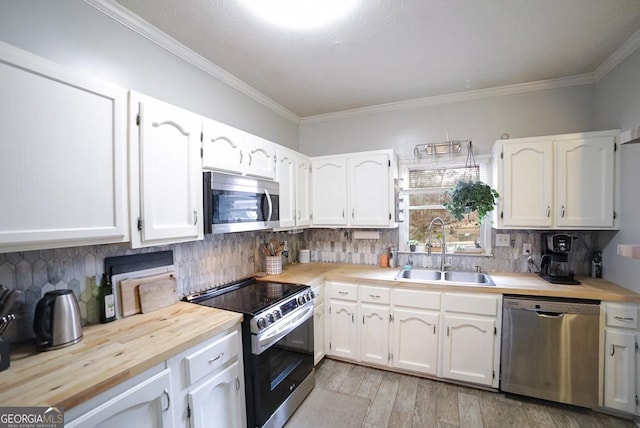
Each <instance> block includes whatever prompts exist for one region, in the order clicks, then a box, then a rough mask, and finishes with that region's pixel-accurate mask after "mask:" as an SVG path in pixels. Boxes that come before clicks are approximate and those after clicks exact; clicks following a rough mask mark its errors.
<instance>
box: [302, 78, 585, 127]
mask: <svg viewBox="0 0 640 428" xmlns="http://www.w3.org/2000/svg"><path fill="white" fill-rule="evenodd" d="M595 82H596V79H595V77H594V74H593V73H586V74H579V75H576V76H569V77H561V78H558V79H549V80H539V81H536V82H528V83H518V84H515V85H506V86H498V87H495V88H487V89H476V90H472V91H466V92H456V93H452V94H445V95H435V96H433V97H426V98H417V99H414V100H408V101H399V102H395V103H387V104H379V105H375V106H371V107H362V108H356V109H352V110H344V111H340V112H336V113H327V114H320V115H316V116H307V117H303V118H302V119H300V125H308V124H312V123H319V122H326V121H329V120H335V119H343V118H347V117H354V116H363V115H367V114H373V113H382V112H389V111H397V110H408V109H414V108H421V107H428V106H433V105H439V104H448V103H457V102H461V101H470V100H477V99H481V98H491V97H502V96H506V95H515V94H524V93H527V92H537V91H544V90H548V89H557V88H565V87H568V86H577V85H589V84H593V83H595Z"/></svg>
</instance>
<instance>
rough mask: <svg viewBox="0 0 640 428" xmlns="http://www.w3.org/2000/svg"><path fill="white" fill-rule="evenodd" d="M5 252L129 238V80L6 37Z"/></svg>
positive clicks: (0, 232) (0, 133) (2, 73)
mask: <svg viewBox="0 0 640 428" xmlns="http://www.w3.org/2000/svg"><path fill="white" fill-rule="evenodd" d="M0 82H2V83H0V138H1V141H0V182H1V183H2V185H0V201H2V214H1V215H0V252H8V251H22V250H30V249H41V248H54V247H71V246H75V245H88V244H101V243H113V242H125V241H127V240H128V239H129V234H128V220H127V199H126V196H127V192H126V177H127V173H126V138H127V135H126V117H127V115H126V108H127V93H126V90H124V89H122V88H118V87H114V86H111V85H107V84H104V83H101V82H96V81H94V80H92V79H88V78H84V77H82V76H79V75H77V74H76V73H74V72H70V71H69V70H67V69H65V68H64V67H61V66H58V65H56V64H53V63H51V62H49V61H47V60H45V59H43V58H40V57H38V56H35V55H33V54H30V53H28V52H25V51H22V50H20V49H17V48H14V47H12V46H9V45H7V44H4V43H1V42H0Z"/></svg>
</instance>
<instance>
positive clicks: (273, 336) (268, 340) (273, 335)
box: [253, 305, 313, 355]
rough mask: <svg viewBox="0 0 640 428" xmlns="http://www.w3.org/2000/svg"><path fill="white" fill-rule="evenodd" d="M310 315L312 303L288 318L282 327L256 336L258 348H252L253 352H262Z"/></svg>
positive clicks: (311, 313)
mask: <svg viewBox="0 0 640 428" xmlns="http://www.w3.org/2000/svg"><path fill="white" fill-rule="evenodd" d="M311 317H313V305H310V306H309V307H307V308H306V309H305V310H304V311H303V312H301V313H300V314H299V315H297V316H296V317H295V318H294V319H292V320H290V321H289V322H288V323H287V324H286V325H284V326H283V327H282V328H280V329H278V330H275V331H273V332H269V333H267V334H266V335H265V336H258V343H257V345H258V349H254V350H253V353H254V354H256V355H260V354H262V352H264V351H265V350H266V349H268V348H269V347H270V346H271V345H273V344H274V343H276V342H277V341H279V340H280V339H282V338H283V337H285V336H286V335H287V334H289V333H291V332H292V331H293V330H295V329H296V328H298V327H299V326H300V325H302V323H304V322H305V321H306V320H308V319H309V318H311Z"/></svg>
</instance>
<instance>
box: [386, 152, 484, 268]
mask: <svg viewBox="0 0 640 428" xmlns="http://www.w3.org/2000/svg"><path fill="white" fill-rule="evenodd" d="M475 160H476V165H478V166H479V167H480V177H481V180H482V182H484V183H486V184H488V185H490V186H492V187H493V183H492V174H491V161H492V159H491V156H490V155H479V156H475ZM465 163H466V156H457V157H455V158H453V159H448V160H444V159H442V158H437V157H436V159H435V162H433V161H432V160H431V159H426V160H422V161H419V162H416V161H415V159H413V158H412V159H410V160H409V159H408V160H400V165H399V166H400V178H401V179H402V185H403V186H402V190H401V192H400V195H401V197H402V198H403V200H404V207H403V208H404V212H405V216H404V221H403V222H401V223H400V226H399V228H398V229H399V231H398V232H399V233H398V236H399V240H400V242H399V243H398V249H399V251H401V252H409V245H407V241H408V239H409V226H410V225H409V219H410V218H411V217H410V215H409V198H408V196H409V194H410V193H414V192H410V191H409V189H407V188H406V186H408V185H409V171H410V170H414V169H442V168H460V167H464V166H465ZM446 190H449V188H445V189H442V191H443V192H444V191H446ZM427 209H444V206H443V205H433V206H431V208H427ZM491 216H492V214H491V213H489V214H487V217H486V218H485V219H484V221H483V222H482V224H481V225H480V231H479V238H480V246H481V248H482V252H480V253H471V252H464V251H457V252H454V251H446V254H451V255H456V256H472V257H478V256H491V255H492V245H491V224H492V221H491ZM432 243H433V241H432ZM414 253H418V254H420V253H423V252H419V251H415V252H414ZM424 253H426V251H425V252H424Z"/></svg>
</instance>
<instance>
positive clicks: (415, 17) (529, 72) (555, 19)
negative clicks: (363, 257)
mask: <svg viewBox="0 0 640 428" xmlns="http://www.w3.org/2000/svg"><path fill="white" fill-rule="evenodd" d="M116 1H117V3H119V4H120V5H122V6H124V7H125V8H127V9H129V10H130V11H132V12H133V13H134V14H136V15H138V16H139V17H141V18H142V19H144V20H145V21H147V22H149V23H150V24H152V25H153V26H155V27H157V28H158V29H160V30H161V31H163V32H164V33H166V34H168V35H169V36H171V37H173V38H174V39H176V40H178V41H179V42H180V43H182V44H183V45H185V46H187V47H188V48H190V49H192V50H193V51H195V52H196V53H198V54H199V55H201V56H203V57H204V58H206V59H208V60H209V61H211V62H212V63H214V64H216V65H217V66H219V67H220V68H222V69H224V70H225V71H226V72H228V73H230V74H231V75H233V76H235V77H236V78H238V79H239V80H241V81H242V82H244V83H246V84H248V85H249V86H251V87H252V88H254V89H255V90H257V91H259V92H260V93H262V94H263V95H265V96H266V97H268V98H270V99H271V100H273V101H275V102H276V103H278V104H280V105H281V106H283V107H284V108H285V109H288V110H289V111H290V112H293V113H294V114H295V115H296V116H297V117H299V118H308V117H311V116H316V115H323V114H328V113H335V112H341V111H345V110H351V109H357V108H363V107H370V106H376V105H381V104H387V103H396V102H403V101H407V100H415V99H420V98H427V97H433V96H438V95H444V94H454V93H461V92H465V91H473V90H478V89H486V88H495V87H501V86H505V85H514V84H521V83H527V82H536V81H541V80H548V79H557V78H563V77H568V76H577V75H583V74H585V73H594V72H595V71H596V70H597V69H598V67H600V66H601V65H602V64H603V63H604V62H605V61H606V60H607V59H608V58H609V57H610V56H611V55H612V54H613V53H614V52H615V51H616V50H617V49H618V48H620V47H621V46H622V45H623V44H624V43H625V42H626V41H627V40H629V39H630V38H631V37H632V36H634V35H636V36H637V34H636V33H637V32H638V30H639V29H640V0H560V1H558V0H358V5H357V6H356V9H355V10H354V11H353V12H352V13H351V14H350V15H349V16H347V17H346V18H344V19H342V20H339V21H337V22H335V23H334V24H331V25H329V26H326V27H323V28H320V29H307V30H293V29H284V28H281V27H276V26H274V25H272V24H268V23H266V22H263V21H261V20H259V19H258V18H257V17H255V16H254V15H253V14H251V13H249V12H248V11H247V10H246V9H245V8H243V7H242V6H241V5H240V4H239V2H238V1H229V0H181V1H175V0H116ZM256 1H259V0H256Z"/></svg>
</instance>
